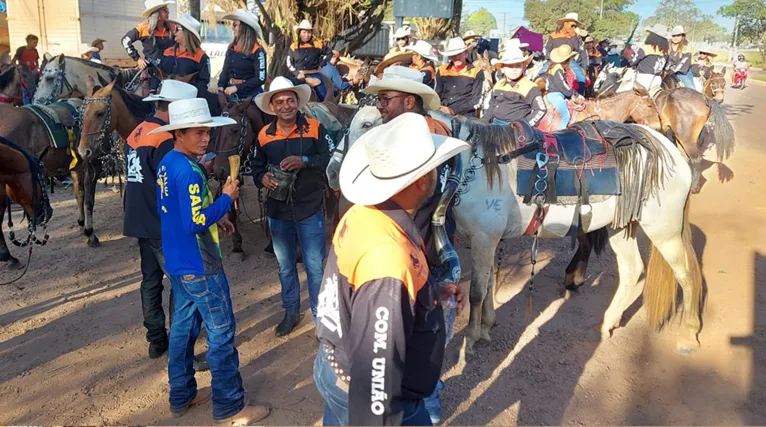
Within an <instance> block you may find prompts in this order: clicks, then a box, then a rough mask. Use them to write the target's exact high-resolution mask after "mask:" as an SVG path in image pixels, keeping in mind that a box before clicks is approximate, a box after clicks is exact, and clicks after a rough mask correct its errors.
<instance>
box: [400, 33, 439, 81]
mask: <svg viewBox="0 0 766 427" xmlns="http://www.w3.org/2000/svg"><path fill="white" fill-rule="evenodd" d="M407 51H410V52H412V65H410V68H412V69H414V70H418V71H420V74H421V75H422V76H423V84H425V85H427V86H428V87H430V88H433V87H434V83H435V80H434V79H435V78H436V69H435V68H434V65H433V64H434V62H436V60H437V59H436V55H434V51H433V46H431V44H430V43H428V42H427V41H425V40H418V41H416V42H415V44H414V45H412V46H407Z"/></svg>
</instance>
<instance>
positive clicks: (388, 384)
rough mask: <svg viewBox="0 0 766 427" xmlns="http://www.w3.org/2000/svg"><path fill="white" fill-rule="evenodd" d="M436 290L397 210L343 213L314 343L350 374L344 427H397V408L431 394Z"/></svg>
mask: <svg viewBox="0 0 766 427" xmlns="http://www.w3.org/2000/svg"><path fill="white" fill-rule="evenodd" d="M437 286H438V285H437V284H436V283H434V282H433V281H430V280H429V269H428V265H427V263H426V258H425V256H424V254H423V241H422V239H421V238H420V236H419V235H418V230H417V228H416V226H415V223H414V222H413V221H412V219H411V218H410V216H409V215H408V214H407V213H406V212H405V211H403V210H402V209H401V208H399V206H397V205H396V203H394V202H392V201H390V200H389V201H387V202H384V203H382V204H380V205H377V206H360V205H355V206H353V207H352V208H351V209H349V211H348V212H346V214H345V215H344V216H343V218H342V219H341V221H340V224H339V225H338V228H337V230H336V232H335V236H334V238H333V243H332V249H331V251H330V253H329V254H328V257H327V264H326V265H325V271H324V277H323V279H322V289H321V291H320V293H319V304H318V306H317V339H318V340H319V342H320V343H322V344H326V345H329V346H331V347H334V348H335V361H337V363H338V364H339V367H340V368H342V369H343V370H344V371H345V372H347V373H350V376H351V379H350V380H349V392H348V422H349V425H401V422H402V409H401V402H402V401H403V400H417V399H423V398H425V397H427V396H429V395H430V394H431V393H432V392H433V391H434V388H435V387H436V382H437V381H438V379H439V375H440V373H441V367H442V361H443V359H444V338H445V332H444V315H443V313H442V308H441V304H439V289H438V287H437Z"/></svg>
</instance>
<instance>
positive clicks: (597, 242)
mask: <svg viewBox="0 0 766 427" xmlns="http://www.w3.org/2000/svg"><path fill="white" fill-rule="evenodd" d="M585 237H586V238H587V239H588V243H590V247H591V248H593V250H594V251H596V255H601V252H603V251H604V248H606V242H608V241H609V232H608V231H607V230H606V227H604V228H599V229H598V230H596V231H591V232H590V233H588V234H586V235H585Z"/></svg>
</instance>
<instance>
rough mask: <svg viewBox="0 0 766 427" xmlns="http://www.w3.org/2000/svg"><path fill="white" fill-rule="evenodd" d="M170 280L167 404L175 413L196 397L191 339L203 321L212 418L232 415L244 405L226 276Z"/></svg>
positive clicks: (177, 277) (194, 276) (175, 277)
mask: <svg viewBox="0 0 766 427" xmlns="http://www.w3.org/2000/svg"><path fill="white" fill-rule="evenodd" d="M170 282H171V283H172V285H173V299H174V306H175V308H174V313H173V323H172V324H171V325H170V349H169V350H168V378H169V382H170V407H171V409H172V410H173V411H175V412H178V411H180V410H183V409H184V408H186V406H187V405H189V403H190V402H191V401H192V400H193V399H194V397H195V396H196V395H197V381H196V380H195V379H194V368H193V367H192V366H193V365H192V364H193V362H194V342H195V341H196V340H197V336H198V335H199V332H200V327H201V325H202V323H203V322H204V323H205V330H206V331H207V346H208V350H207V363H208V364H209V365H210V374H211V375H212V377H213V379H212V381H211V385H212V388H213V418H214V419H216V420H220V419H223V418H228V417H231V416H233V415H235V414H237V413H238V412H239V411H241V410H242V408H244V406H245V390H244V388H243V387H242V377H241V376H240V375H239V354H238V353H237V349H236V347H234V333H235V331H236V329H237V325H236V322H235V320H234V310H233V309H232V305H231V295H230V293H229V282H228V281H227V280H226V275H225V274H224V273H218V274H214V275H199V274H185V275H183V276H170Z"/></svg>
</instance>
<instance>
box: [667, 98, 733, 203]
mask: <svg viewBox="0 0 766 427" xmlns="http://www.w3.org/2000/svg"><path fill="white" fill-rule="evenodd" d="M654 102H655V105H656V106H657V112H658V113H659V114H660V123H661V125H662V129H661V131H662V132H664V133H665V135H666V136H667V137H668V138H669V139H670V140H671V141H677V143H678V144H680V145H681V147H683V150H682V151H683V152H684V153H685V154H686V156H687V158H688V159H689V163H690V165H691V168H692V178H693V182H692V191H693V192H694V193H698V192H699V191H700V188H701V179H700V178H701V176H702V154H703V153H704V150H705V149H706V148H707V147H708V146H709V145H711V144H715V146H716V153H717V157H718V162H723V161H724V160H726V159H728V158H729V157H730V156H731V155H732V154H733V153H734V129H733V128H732V126H731V123H729V120H728V119H727V118H726V114H725V113H724V111H723V109H722V108H721V107H720V105H719V103H718V102H715V101H712V100H710V99H708V98H706V97H705V95H703V94H701V93H699V92H697V91H696V90H694V89H687V88H677V89H670V90H662V91H660V92H659V94H657V96H656V98H655V99H654Z"/></svg>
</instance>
